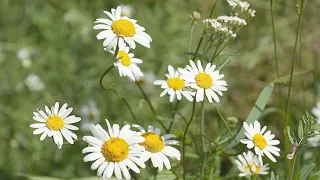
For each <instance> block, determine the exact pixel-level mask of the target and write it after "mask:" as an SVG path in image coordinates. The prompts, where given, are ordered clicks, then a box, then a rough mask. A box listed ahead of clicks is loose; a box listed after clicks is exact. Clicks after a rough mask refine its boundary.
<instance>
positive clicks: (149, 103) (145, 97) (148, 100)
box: [135, 81, 168, 132]
mask: <svg viewBox="0 0 320 180" xmlns="http://www.w3.org/2000/svg"><path fill="white" fill-rule="evenodd" d="M135 83H136V85H137V86H138V88H139V89H140V91H141V93H142V95H143V97H144V99H145V100H146V101H147V103H148V105H149V107H150V109H151V111H152V113H153V115H154V116H155V117H157V113H156V110H155V109H154V107H153V105H152V103H151V101H150V99H149V97H148V95H147V94H146V93H145V92H144V90H143V89H142V87H141V86H140V84H139V83H138V82H137V81H135ZM156 120H157V121H158V123H159V124H160V125H161V127H162V128H163V129H164V130H165V131H166V132H167V131H168V129H167V128H166V126H165V125H164V124H163V122H162V121H161V120H159V119H158V118H156Z"/></svg>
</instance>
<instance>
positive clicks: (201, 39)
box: [192, 1, 218, 61]
mask: <svg viewBox="0 0 320 180" xmlns="http://www.w3.org/2000/svg"><path fill="white" fill-rule="evenodd" d="M217 2H218V1H215V2H214V5H213V6H212V9H211V12H210V15H209V18H210V17H211V16H212V14H213V11H214V9H215V8H216V5H217ZM205 33H206V31H205V30H203V32H202V35H201V38H200V41H199V43H198V46H197V49H196V53H195V55H194V56H193V58H192V61H194V60H195V59H196V57H197V55H198V52H199V49H200V46H201V44H202V41H203V38H204V35H205Z"/></svg>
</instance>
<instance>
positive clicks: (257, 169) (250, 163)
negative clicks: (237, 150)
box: [235, 151, 269, 177]
mask: <svg viewBox="0 0 320 180" xmlns="http://www.w3.org/2000/svg"><path fill="white" fill-rule="evenodd" d="M237 157H238V160H235V163H236V164H237V167H238V169H239V170H240V171H241V173H240V174H239V176H240V177H242V176H247V175H250V176H251V175H252V173H254V174H260V175H266V174H268V170H269V165H268V164H265V165H263V166H260V164H259V160H258V157H257V156H256V155H254V154H253V152H251V151H248V152H247V153H245V152H244V153H242V154H240V155H238V156H237ZM250 168H251V171H250ZM251 172H252V173H251Z"/></svg>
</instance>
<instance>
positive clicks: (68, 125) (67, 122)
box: [30, 102, 81, 149]
mask: <svg viewBox="0 0 320 180" xmlns="http://www.w3.org/2000/svg"><path fill="white" fill-rule="evenodd" d="M45 109H46V113H45V112H44V111H42V110H41V109H38V110H37V112H33V114H34V116H33V119H34V120H36V121H38V122H40V123H35V124H31V125H30V127H31V128H36V130H34V131H33V134H42V135H41V136H40V140H41V141H42V140H44V139H45V138H46V137H47V136H49V137H53V140H54V142H55V143H56V144H57V146H58V148H59V149H61V147H62V145H63V138H62V136H63V137H64V138H65V139H66V140H67V141H68V142H69V143H70V144H73V142H74V141H73V139H77V135H76V134H75V133H73V132H72V131H71V130H78V129H79V128H78V127H77V126H74V125H72V124H73V123H76V122H79V121H80V120H81V118H79V117H76V116H74V115H72V116H69V115H70V113H71V112H72V110H73V108H71V107H70V108H68V109H67V103H65V104H64V105H63V106H62V107H61V109H60V110H59V103H58V102H56V103H55V105H54V106H52V107H51V110H50V109H49V108H48V106H45Z"/></svg>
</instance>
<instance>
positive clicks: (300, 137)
mask: <svg viewBox="0 0 320 180" xmlns="http://www.w3.org/2000/svg"><path fill="white" fill-rule="evenodd" d="M298 137H299V139H302V138H303V123H302V121H301V120H300V121H299V126H298Z"/></svg>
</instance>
